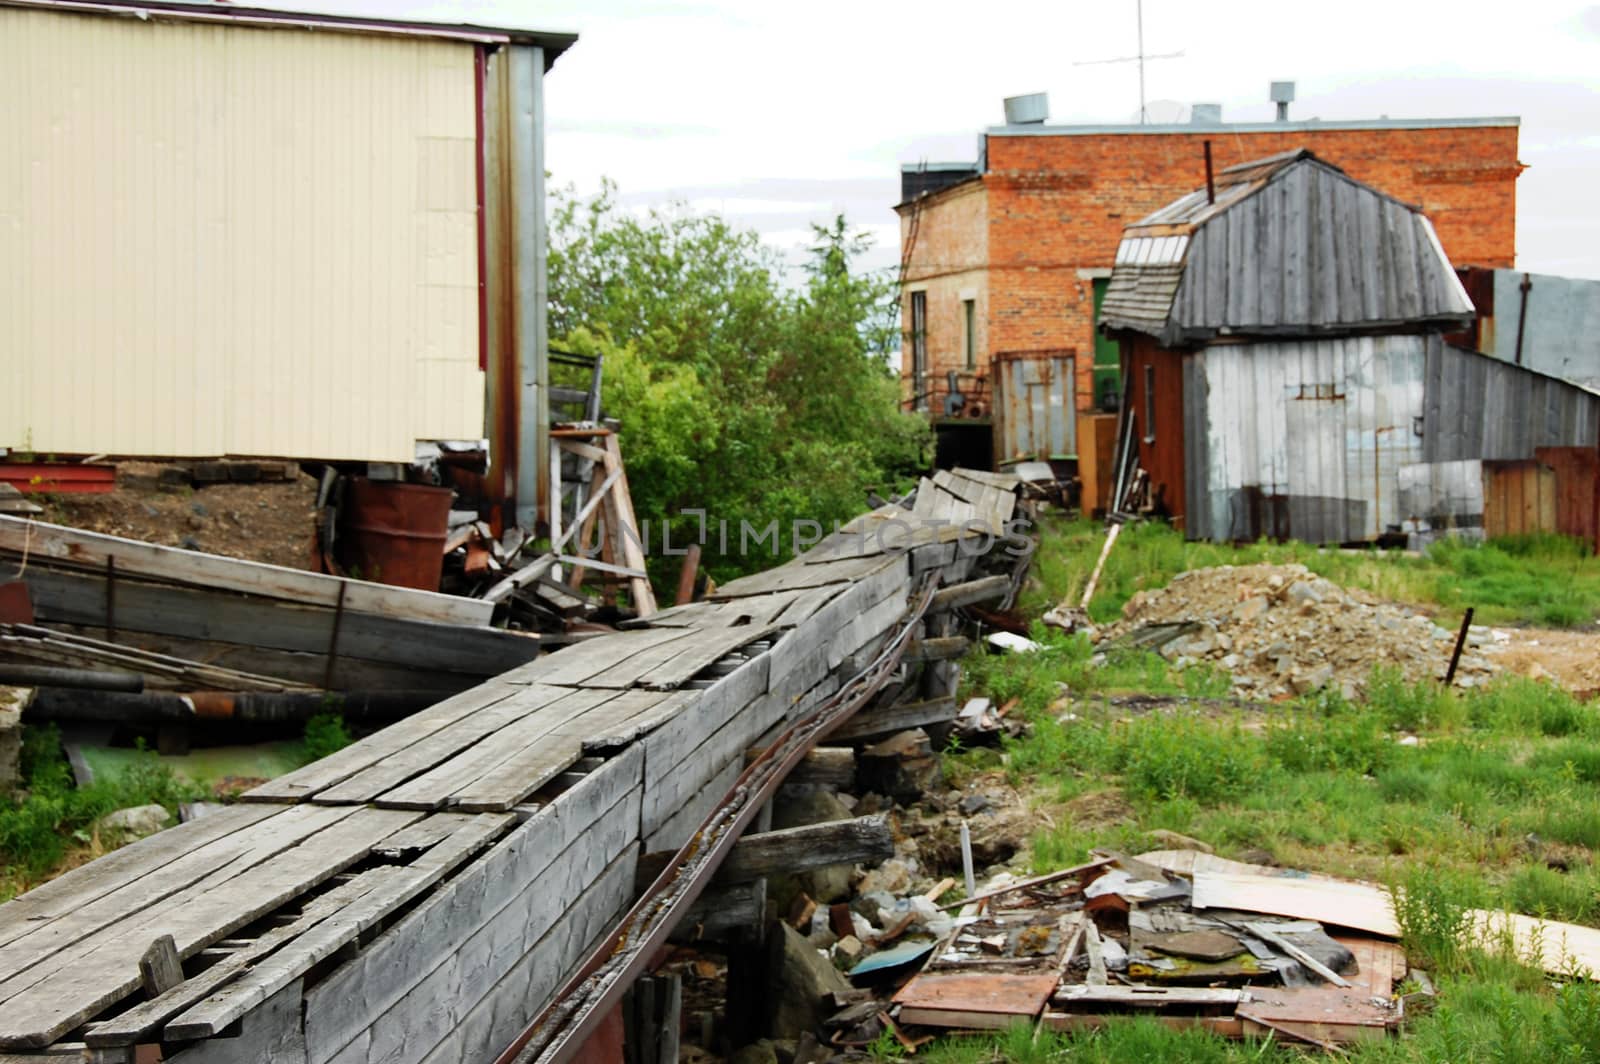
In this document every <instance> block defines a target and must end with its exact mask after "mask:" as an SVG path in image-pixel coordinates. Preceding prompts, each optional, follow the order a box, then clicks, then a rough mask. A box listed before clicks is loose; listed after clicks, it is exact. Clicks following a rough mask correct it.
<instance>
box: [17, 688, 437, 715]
mask: <svg viewBox="0 0 1600 1064" xmlns="http://www.w3.org/2000/svg"><path fill="white" fill-rule="evenodd" d="M438 701H439V693H438V692H437V691H351V692H345V693H342V694H338V695H335V696H332V697H330V696H328V695H325V694H324V693H323V692H321V691H245V692H240V693H234V692H229V691H191V692H188V693H186V694H175V693H173V692H169V691H144V692H141V693H131V692H128V691H121V690H111V689H86V688H81V687H80V688H76V689H69V688H66V687H64V686H59V685H53V686H47V687H46V686H41V687H40V688H39V689H38V690H36V691H35V692H34V695H33V701H32V702H31V703H29V705H28V708H27V711H26V716H27V718H28V719H29V720H92V721H109V722H112V723H116V724H140V723H144V724H148V723H159V722H162V721H181V722H187V723H191V724H192V723H197V722H200V721H208V720H209V721H229V722H232V723H237V724H283V723H294V722H298V721H304V720H309V719H310V718H312V717H314V716H316V715H317V714H319V713H339V714H340V715H341V716H343V717H344V718H345V719H346V720H350V721H385V722H387V721H394V720H399V719H401V718H402V717H408V716H410V715H411V714H413V713H416V712H419V711H421V710H423V709H426V708H427V707H429V706H431V705H435V704H437V703H438Z"/></svg>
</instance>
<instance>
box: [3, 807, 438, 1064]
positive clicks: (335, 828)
mask: <svg viewBox="0 0 1600 1064" xmlns="http://www.w3.org/2000/svg"><path fill="white" fill-rule="evenodd" d="M296 812H298V810H290V811H287V812H285V813H284V814H283V815H284V816H292V815H294V814H295V813H296ZM417 816H418V814H416V813H404V812H398V811H394V810H386V809H357V810H354V811H352V812H351V813H350V815H349V816H346V817H343V818H341V819H340V820H339V821H338V822H337V823H335V824H333V825H331V826H330V827H328V828H326V829H325V830H323V831H320V832H317V833H316V835H314V836H312V837H311V839H308V840H306V841H305V842H303V843H302V844H301V845H298V846H295V847H292V848H290V849H288V850H286V851H284V852H283V853H281V854H279V855H278V856H277V857H276V858H275V859H274V860H271V861H266V862H264V863H262V864H259V865H256V866H255V867H252V868H251V869H249V870H248V871H246V872H244V873H242V874H240V875H238V876H236V877H234V878H233V879H232V880H230V881H229V884H228V886H227V888H226V889H220V890H219V889H197V888H190V889H189V890H187V891H184V892H181V893H180V894H177V895H175V896H174V897H173V898H172V899H171V900H170V901H168V902H167V903H165V904H163V905H162V906H161V908H160V911H159V912H150V913H148V914H147V915H146V914H141V918H140V919H137V920H134V921H132V922H131V926H128V927H127V929H126V930H124V929H123V928H122V927H121V926H117V927H113V928H111V929H110V933H109V934H105V935H100V936H96V937H94V938H92V939H89V940H86V941H85V943H84V945H85V946H86V947H87V948H84V949H75V950H74V951H72V959H71V960H70V961H69V962H68V963H66V964H64V965H62V966H61V967H59V968H58V969H56V970H54V971H52V972H51V973H50V978H48V979H41V980H36V981H33V982H32V984H31V985H29V986H28V987H27V988H26V989H22V990H20V991H16V992H13V991H9V990H8V991H6V992H7V994H8V996H7V998H6V1000H5V1001H4V1002H3V1003H0V1048H5V1049H28V1048H35V1049H36V1048H39V1047H42V1046H47V1045H49V1044H50V1043H51V1042H53V1041H55V1040H56V1039H57V1038H60V1037H61V1036H62V1035H63V1034H65V1033H66V1032H67V1031H70V1030H71V1029H72V1028H74V1027H76V1026H78V1025H79V1024H81V1023H83V1022H84V1021H85V1020H87V1019H89V1018H90V1017H92V1016H94V1015H95V1014H96V1013H98V1012H99V1011H100V1010H102V1009H104V1008H106V1007H107V1006H108V1005H111V1004H114V1003H115V1002H117V1001H120V1000H121V999H122V998H124V997H127V996H128V995H129V994H131V993H133V991H135V990H136V989H138V987H139V983H140V976H139V968H138V954H137V952H135V951H136V950H137V949H138V947H137V946H135V945H134V943H136V942H140V941H145V940H147V936H149V935H150V933H151V932H152V931H154V930H155V929H156V928H157V927H159V928H160V929H161V930H163V931H165V932H166V933H168V934H171V935H172V936H173V938H174V940H175V941H176V943H177V949H178V953H179V954H180V955H181V956H188V955H189V954H191V953H194V952H195V951H197V950H199V949H201V948H202V947H204V946H206V945H209V944H210V943H212V942H215V941H216V940H217V939H219V938H222V937H223V936H225V935H226V934H228V932H230V931H233V930H235V929H237V928H240V927H243V926H244V925H245V924H248V923H250V922H251V921H252V920H255V919H257V918H258V917H260V916H262V915H264V914H265V913H268V912H270V911H272V910H273V909H276V908H277V907H278V906H280V905H282V904H283V903H284V902H285V901H288V900H289V899H290V898H293V897H296V896H298V895H299V894H302V893H304V892H305V891H307V890H309V889H310V888H311V887H313V886H315V885H316V884H318V883H321V882H323V881H324V880H326V879H328V878H329V877H331V876H333V875H335V874H337V873H338V872H340V871H343V870H344V869H345V868H347V867H349V866H350V865H351V864H353V863H355V862H356V861H358V860H360V859H361V858H362V857H364V856H366V855H367V854H368V853H369V852H371V849H372V847H373V846H375V845H377V844H378V843H379V842H381V841H382V840H383V838H384V837H385V836H387V835H391V834H393V833H394V832H395V831H398V830H399V829H400V828H403V827H405V826H406V825H407V824H409V823H411V822H412V821H413V820H415V819H416V818H417ZM203 887H204V885H203V884H202V885H201V888H203ZM29 974H31V973H24V976H25V977H26V976H27V975H29Z"/></svg>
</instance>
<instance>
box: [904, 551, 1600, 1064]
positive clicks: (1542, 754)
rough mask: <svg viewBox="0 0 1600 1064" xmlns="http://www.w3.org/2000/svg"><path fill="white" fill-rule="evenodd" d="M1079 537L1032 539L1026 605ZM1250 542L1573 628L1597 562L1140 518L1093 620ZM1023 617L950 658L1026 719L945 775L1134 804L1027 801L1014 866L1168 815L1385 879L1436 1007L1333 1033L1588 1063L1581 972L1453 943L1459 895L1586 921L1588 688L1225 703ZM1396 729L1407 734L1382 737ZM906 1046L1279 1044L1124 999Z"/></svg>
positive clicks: (1081, 564)
mask: <svg viewBox="0 0 1600 1064" xmlns="http://www.w3.org/2000/svg"><path fill="white" fill-rule="evenodd" d="M1099 542H1100V532H1099V530H1098V529H1097V528H1095V527H1094V526H1089V525H1085V524H1068V525H1064V526H1061V527H1060V528H1058V529H1056V530H1054V532H1053V533H1052V534H1047V536H1046V539H1045V543H1044V545H1043V547H1042V549H1041V552H1040V562H1039V569H1038V572H1039V573H1040V575H1041V577H1042V584H1043V587H1042V589H1035V591H1034V597H1033V601H1032V603H1031V605H1032V607H1033V608H1034V609H1035V610H1038V609H1041V608H1043V607H1044V606H1045V604H1047V603H1054V602H1055V601H1057V600H1059V599H1060V598H1061V597H1064V596H1066V595H1070V594H1072V593H1073V591H1074V588H1075V583H1074V582H1075V581H1081V579H1082V574H1084V573H1086V572H1087V570H1088V567H1089V566H1092V564H1093V562H1094V558H1095V555H1096V553H1097V552H1098V549H1099ZM1129 548H1131V549H1129ZM1125 549H1126V553H1125V555H1124V556H1123V557H1121V558H1120V560H1119V554H1123V552H1124V551H1125ZM1255 561H1270V562H1284V561H1299V562H1302V563H1304V564H1306V565H1307V566H1308V567H1310V568H1312V569H1313V570H1315V571H1317V572H1319V573H1321V574H1323V575H1325V576H1327V577H1328V578H1329V579H1332V580H1336V581H1338V582H1341V583H1345V584H1347V585H1354V586H1360V587H1365V588H1368V589H1369V590H1372V591H1374V592H1375V593H1377V594H1381V595H1384V596H1385V597H1389V598H1394V599H1398V600H1401V601H1410V602H1413V603H1419V604H1429V603H1431V604H1433V605H1436V606H1438V607H1440V608H1441V609H1444V610H1450V609H1454V608H1457V607H1459V606H1464V605H1468V604H1471V605H1475V606H1478V607H1479V612H1480V615H1482V616H1484V619H1485V620H1491V621H1494V620H1498V621H1506V620H1526V621H1537V622H1539V623H1544V624H1557V623H1577V622H1580V621H1581V622H1588V621H1590V620H1592V619H1593V617H1594V613H1595V610H1596V609H1597V608H1600V562H1596V561H1594V560H1593V559H1590V558H1588V557H1587V556H1586V555H1584V554H1583V553H1582V552H1580V551H1578V550H1577V549H1576V548H1574V547H1572V546H1570V545H1569V544H1567V543H1566V542H1565V541H1561V540H1557V539H1553V538H1549V537H1545V538H1538V539H1528V540H1517V541H1511V542H1505V543H1493V544H1489V545H1486V546H1466V545H1459V544H1446V545H1442V546H1439V547H1435V548H1434V549H1433V550H1432V551H1430V552H1428V554H1427V555H1425V556H1423V557H1410V556H1383V555H1378V554H1368V553H1364V552H1362V553H1358V552H1350V553H1345V552H1319V551H1316V550H1314V549H1312V548H1307V547H1304V546H1295V545H1272V544H1257V545H1252V546H1246V547H1243V548H1240V549H1238V550H1234V549H1232V548H1227V547H1220V546H1213V545H1206V544H1188V543H1184V542H1183V541H1182V540H1181V539H1180V538H1179V537H1178V536H1177V535H1175V534H1173V533H1171V532H1170V531H1168V530H1165V529H1161V528H1158V527H1152V526H1136V527H1133V528H1130V529H1128V530H1127V531H1126V532H1125V533H1124V537H1123V539H1122V540H1121V542H1119V544H1118V546H1117V549H1116V552H1114V553H1113V555H1112V562H1111V564H1110V565H1109V566H1108V572H1107V574H1106V576H1105V577H1104V578H1103V585H1102V586H1103V587H1104V591H1103V594H1102V595H1100V596H1099V597H1097V598H1096V600H1095V602H1094V604H1093V606H1092V608H1091V614H1092V615H1093V616H1095V617H1096V618H1097V619H1099V620H1102V621H1103V620H1106V619H1108V618H1110V617H1111V616H1114V615H1115V614H1116V613H1117V612H1118V611H1120V609H1121V606H1122V604H1123V603H1124V602H1125V601H1126V599H1127V598H1128V597H1129V596H1130V595H1132V594H1133V593H1134V592H1135V591H1137V590H1139V589H1141V588H1147V587H1156V586H1160V585H1161V584H1164V583H1165V582H1166V581H1167V580H1168V579H1170V577H1171V576H1172V575H1175V574H1176V573H1177V572H1180V571H1182V570H1184V569H1186V568H1190V567H1193V566H1197V565H1217V564H1247V563H1251V562H1255ZM1026 605H1027V604H1026V603H1025V607H1026ZM1033 635H1034V637H1035V638H1036V639H1037V640H1039V641H1040V642H1041V643H1043V644H1044V649H1043V650H1041V651H1039V652H1036V653H1032V654H1010V655H988V654H983V653H981V652H978V653H974V655H973V656H971V657H969V659H968V660H967V662H966V666H967V668H966V684H967V685H968V687H970V688H971V690H972V693H974V694H983V695H986V696H988V697H991V698H994V699H996V700H998V701H1007V700H1011V699H1016V700H1017V710H1016V711H1017V712H1019V713H1022V714H1025V715H1026V717H1027V719H1028V720H1029V721H1030V722H1031V725H1032V727H1031V729H1030V731H1029V733H1028V734H1027V735H1026V736H1025V737H1023V738H1021V739H1018V740H1014V741H1010V742H1008V743H1006V744H1005V746H1004V747H1003V748H1002V750H1001V751H999V752H995V751H992V750H991V751H983V750H972V751H962V752H959V753H951V754H947V756H946V758H945V762H946V766H947V769H948V771H949V772H950V774H951V776H952V777H953V778H954V779H956V780H958V781H959V780H960V779H962V778H965V777H970V776H972V775H973V774H975V773H978V772H981V771H995V770H998V771H1002V772H1004V773H1005V774H1006V776H1007V777H1008V779H1009V780H1010V781H1011V782H1012V783H1013V784H1015V785H1017V786H1018V787H1019V788H1021V789H1023V790H1024V791H1025V793H1029V794H1031V795H1032V796H1033V800H1034V801H1035V802H1036V803H1038V805H1039V806H1040V807H1041V812H1045V811H1052V810H1055V809H1056V807H1058V806H1060V805H1062V804H1064V803H1067V802H1070V801H1072V800H1074V799H1076V798H1078V797H1080V796H1084V795H1089V794H1091V793H1092V792H1106V791H1114V792H1115V793H1116V794H1117V795H1119V796H1120V800H1121V802H1122V804H1123V805H1124V806H1125V807H1126V809H1128V810H1131V812H1130V813H1128V815H1126V816H1121V817H1118V818H1117V821H1116V822H1115V823H1109V824H1104V825H1102V824H1096V823H1094V822H1093V820H1092V818H1091V819H1090V820H1089V821H1087V822H1085V821H1083V820H1081V819H1080V818H1075V817H1072V816H1065V815H1051V816H1041V817H1040V823H1041V824H1043V825H1049V826H1042V827H1041V828H1040V829H1039V830H1038V831H1037V832H1036V834H1035V835H1034V837H1033V838H1032V840H1031V848H1030V851H1029V858H1030V860H1031V864H1032V868H1033V870H1034V871H1036V872H1046V871H1051V870H1053V869H1056V868H1061V867H1065V866H1068V865H1071V864H1075V863H1078V862H1080V861H1082V860H1083V859H1084V858H1085V857H1086V856H1087V854H1088V852H1089V851H1090V850H1091V849H1094V848H1110V849H1116V850H1120V851H1123V852H1139V851H1140V850H1142V849H1149V848H1155V847H1156V846H1157V845H1158V844H1157V843H1155V842H1154V840H1153V839H1151V837H1150V832H1152V831H1155V830H1157V829H1167V830H1170V831H1177V832H1182V833H1184V834H1186V835H1191V836H1194V837H1196V838H1199V839H1202V840H1204V841H1206V842H1208V843H1210V844H1211V845H1213V846H1214V847H1215V848H1216V850H1217V852H1218V853H1219V854H1221V855H1223V856H1231V857H1240V856H1246V851H1252V850H1254V851H1265V852H1266V853H1267V854H1268V855H1270V856H1271V857H1272V858H1274V859H1275V860H1276V861H1278V862H1279V863H1281V864H1283V865H1286V866H1293V867H1300V868H1306V869H1309V870H1313V871H1320V872H1326V873H1330V874H1334V875H1344V876H1352V877H1357V878H1362V879H1367V880H1374V881H1378V882H1385V883H1388V884H1390V885H1391V887H1392V888H1393V889H1394V890H1395V891H1396V894H1397V897H1398V898H1399V899H1400V900H1399V904H1398V912H1397V915H1398V917H1399V920H1400V923H1401V926H1402V929H1403V931H1404V945H1405V947H1406V949H1407V952H1408V954H1409V956H1410V958H1411V960H1412V962H1413V963H1414V964H1415V965H1417V966H1419V967H1422V968H1424V969H1426V970H1427V971H1429V972H1430V973H1431V974H1433V976H1434V977H1435V981H1436V983H1437V984H1438V987H1439V991H1440V998H1439V1007H1438V1008H1437V1009H1436V1010H1435V1011H1434V1012H1433V1013H1432V1014H1430V1015H1426V1016H1418V1017H1416V1018H1415V1019H1413V1020H1412V1021H1410V1022H1409V1023H1408V1026H1407V1028H1406V1030H1405V1032H1404V1033H1403V1035H1401V1036H1400V1037H1397V1038H1393V1039H1389V1040H1386V1041H1382V1042H1377V1043H1372V1044H1364V1045H1360V1046H1356V1047H1352V1048H1351V1050H1350V1053H1349V1055H1350V1056H1352V1057H1354V1058H1357V1059H1363V1060H1375V1061H1463V1060H1474V1061H1476V1060H1487V1061H1502V1060H1513V1061H1522V1060H1526V1061H1530V1062H1531V1061H1546V1060H1550V1061H1555V1060H1560V1061H1589V1062H1596V1064H1600V988H1597V987H1596V986H1594V985H1592V984H1588V983H1584V982H1580V981H1572V980H1563V979H1552V978H1551V977H1549V976H1547V975H1546V974H1544V973H1542V972H1538V971H1534V970H1532V969H1530V968H1528V967H1527V966H1525V965H1524V964H1522V963H1520V962H1519V961H1517V960H1516V959H1514V958H1513V957H1511V956H1510V955H1509V954H1508V953H1506V952H1504V951H1495V950H1490V951H1488V952H1485V951H1483V950H1482V949H1471V948H1464V947H1463V946H1462V945H1461V944H1460V933H1459V932H1460V930H1461V928H1462V926H1463V922H1464V920H1465V917H1464V915H1463V914H1464V913H1465V911H1466V910H1467V909H1469V908H1478V907H1482V908H1490V909H1495V908H1506V909H1510V910H1513V911H1517V912H1526V913H1532V914H1537V915H1543V916H1547V917H1550V918H1553V919H1558V920H1565V921H1571V922H1575V923H1582V924H1587V925H1590V926H1600V869H1597V864H1596V860H1595V857H1596V853H1597V852H1600V704H1597V703H1594V702H1587V703H1586V702H1582V701H1579V700H1577V699H1575V698H1573V697H1572V696H1571V695H1569V694H1567V693H1566V692H1564V691H1562V690H1560V689H1559V688H1556V687H1554V686H1552V685H1549V684H1546V683H1541V682H1536V681H1532V680H1527V679H1522V678H1518V677H1510V676H1508V677H1501V678H1499V679H1497V680H1496V681H1495V682H1493V683H1491V684H1489V685H1487V686H1486V687H1482V688H1475V689H1471V690H1467V691H1452V690H1447V689H1444V688H1442V687H1440V686H1439V685H1437V684H1433V683H1417V684H1409V683H1407V682H1405V681H1404V680H1403V679H1402V678H1401V677H1400V676H1399V675H1398V674H1397V673H1394V672H1386V671H1383V670H1375V671H1374V672H1373V674H1372V675H1371V677H1370V679H1369V682H1368V684H1367V685H1366V696H1365V699H1364V700H1363V701H1349V700H1347V699H1345V698H1343V697H1341V696H1340V695H1339V694H1338V693H1337V692H1329V691H1323V692H1318V693H1316V694H1314V695H1309V696H1305V697H1302V698H1300V699H1299V700H1297V701H1295V702H1292V703H1287V704H1282V705H1273V706H1270V707H1260V708H1249V707H1237V706H1234V705H1232V704H1230V703H1227V702H1224V701H1213V702H1209V703H1207V702H1203V701H1196V700H1203V699H1207V698H1211V699H1216V698H1218V696H1219V695H1221V694H1223V693H1225V692H1226V689H1227V684H1226V680H1227V677H1226V675H1225V674H1222V675H1220V676H1219V675H1217V674H1215V673H1209V672H1200V673H1196V670H1186V671H1184V672H1182V673H1175V672H1173V671H1171V670H1169V668H1168V666H1167V665H1166V663H1165V662H1164V661H1163V660H1162V659H1160V658H1159V657H1155V656H1153V655H1149V654H1128V655H1122V656H1118V657H1115V658H1113V659H1111V660H1109V661H1105V662H1104V663H1103V664H1099V665H1097V664H1096V659H1095V657H1094V652H1093V648H1092V647H1091V646H1090V644H1089V643H1088V641H1087V640H1086V639H1084V638H1082V637H1081V636H1079V637H1066V636H1063V635H1061V634H1060V633H1059V632H1055V631H1053V630H1047V629H1043V628H1042V627H1039V626H1035V630H1034V633H1033ZM1191 673H1196V674H1195V675H1191ZM1135 692H1137V693H1147V694H1148V693H1158V694H1166V695H1170V696H1172V699H1171V701H1170V703H1167V704H1163V705H1159V706H1157V707H1155V708H1151V707H1150V706H1149V705H1146V704H1140V703H1129V702H1126V701H1122V702H1118V701H1114V700H1112V699H1111V698H1110V697H1109V696H1112V695H1116V694H1122V693H1135ZM1402 734H1404V735H1408V736H1416V737H1417V738H1418V740H1419V741H1418V742H1417V743H1416V744H1415V745H1402V744H1401V743H1399V742H1398V741H1397V740H1398V739H1399V738H1400V737H1401V736H1402ZM919 1056H925V1057H926V1059H929V1060H932V1061H946V1062H951V1064H956V1062H960V1064H968V1062H972V1064H976V1062H979V1061H1001V1060H1040V1061H1042V1060H1071V1061H1080V1060H1082V1061H1108V1062H1109V1061H1130V1062H1131V1061H1140V1060H1153V1059H1164V1060H1199V1061H1208V1060H1216V1061H1234V1060H1240V1061H1242V1060H1247V1059H1248V1060H1274V1061H1288V1060H1298V1059H1300V1054H1299V1051H1294V1050H1290V1049H1287V1048H1285V1047H1282V1046H1279V1045H1277V1044H1275V1043H1250V1042H1227V1041H1223V1040H1220V1039H1218V1038H1216V1037H1214V1036H1212V1035H1210V1034H1208V1033H1204V1032H1199V1031H1192V1030H1191V1031H1173V1030H1170V1029H1168V1028H1166V1027H1163V1026H1161V1025H1159V1024H1156V1023H1154V1022H1152V1021H1150V1020H1147V1019H1141V1018H1137V1017H1128V1018H1119V1019H1117V1020H1116V1021H1115V1022H1113V1023H1111V1024H1110V1025H1109V1026H1108V1027H1107V1028H1105V1029H1104V1030H1101V1031H1098V1032H1093V1033H1087V1032H1079V1033H1072V1034H1051V1033H1041V1034H1040V1035H1038V1037H1035V1035H1034V1032H1032V1031H1031V1030H1028V1029H1022V1030H1019V1031H1012V1032H1006V1033H1004V1034H1001V1035H995V1036H981V1037H965V1038H948V1039H944V1040H942V1041H940V1042H939V1043H937V1044H935V1045H933V1046H930V1047H928V1049H927V1050H925V1051H924V1052H923V1053H919Z"/></svg>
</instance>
